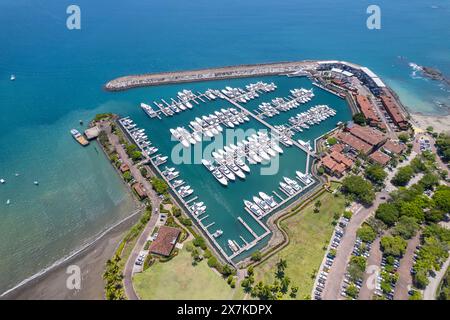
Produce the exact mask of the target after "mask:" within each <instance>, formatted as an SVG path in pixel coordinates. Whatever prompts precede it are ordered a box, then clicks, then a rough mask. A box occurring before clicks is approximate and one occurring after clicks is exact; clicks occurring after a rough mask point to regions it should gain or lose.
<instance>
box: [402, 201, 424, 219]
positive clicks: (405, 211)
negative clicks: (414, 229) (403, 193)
mask: <svg viewBox="0 0 450 320" xmlns="http://www.w3.org/2000/svg"><path fill="white" fill-rule="evenodd" d="M419 203H420V201H411V202H405V201H402V202H400V203H399V205H398V206H399V208H400V216H408V217H413V218H415V219H417V221H419V222H422V221H423V220H425V213H424V211H423V209H422V207H421V206H420V204H419Z"/></svg>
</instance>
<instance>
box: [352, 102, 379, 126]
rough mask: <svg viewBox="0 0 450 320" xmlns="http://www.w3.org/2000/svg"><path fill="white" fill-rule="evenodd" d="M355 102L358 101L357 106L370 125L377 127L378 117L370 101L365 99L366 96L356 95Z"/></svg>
mask: <svg viewBox="0 0 450 320" xmlns="http://www.w3.org/2000/svg"><path fill="white" fill-rule="evenodd" d="M356 102H357V103H358V106H359V108H360V109H361V112H362V114H364V117H365V118H366V119H367V122H368V124H369V125H370V126H372V127H377V126H378V125H379V124H380V122H381V121H380V117H379V116H378V114H377V113H376V111H375V108H374V106H373V105H372V103H371V102H370V101H369V99H367V97H366V96H363V95H360V94H358V95H356Z"/></svg>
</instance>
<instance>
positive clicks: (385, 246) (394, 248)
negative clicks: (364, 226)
mask: <svg viewBox="0 0 450 320" xmlns="http://www.w3.org/2000/svg"><path fill="white" fill-rule="evenodd" d="M380 245H381V249H382V250H383V252H384V253H385V254H386V255H391V256H394V257H401V256H403V254H404V253H405V250H406V241H405V240H404V239H402V238H401V237H399V236H384V237H382V238H381V241H380Z"/></svg>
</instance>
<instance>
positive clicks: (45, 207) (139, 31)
mask: <svg viewBox="0 0 450 320" xmlns="http://www.w3.org/2000/svg"><path fill="white" fill-rule="evenodd" d="M69 4H71V3H70V2H67V1H54V0H53V1H52V0H41V1H37V0H36V1H32V2H30V1H25V0H3V1H1V2H0V111H1V112H0V127H1V128H2V130H0V146H1V149H0V178H4V179H6V180H7V183H6V184H5V185H0V222H1V223H0V254H1V255H2V259H0V274H2V276H0V291H3V290H5V289H7V288H9V287H11V286H12V285H14V284H15V283H18V282H20V281H21V280H23V279H25V278H26V277H28V276H30V275H32V274H33V273H35V272H37V271H39V270H41V269H42V268H43V267H45V266H48V265H50V264H51V263H52V262H54V261H55V260H57V259H59V258H61V257H62V256H64V255H66V254H67V253H68V252H71V251H72V250H74V249H75V248H77V247H78V246H80V245H81V244H82V243H84V242H85V241H86V239H88V238H91V237H93V236H94V235H95V234H97V233H98V232H100V231H101V230H103V229H104V228H106V227H107V226H109V225H111V224H113V223H114V222H116V221H118V220H120V219H121V218H122V217H123V216H124V215H126V214H127V212H129V211H131V210H132V208H133V205H132V202H131V199H130V196H129V195H128V194H127V193H126V188H125V187H124V186H123V184H122V183H121V181H120V179H119V178H118V177H117V176H116V174H115V172H114V170H113V169H112V168H111V167H110V166H109V164H108V163H107V161H105V159H104V157H103V156H102V155H101V154H98V153H97V152H96V151H95V146H94V145H91V146H89V147H88V148H80V147H79V145H77V144H76V143H75V142H74V141H73V139H72V137H71V136H70V135H69V130H70V129H71V128H73V127H76V128H78V129H82V127H80V126H79V125H78V120H79V119H83V120H84V121H85V123H87V121H88V120H90V119H91V118H92V117H93V116H94V115H95V114H96V113H98V112H109V111H112V112H116V113H120V114H122V115H126V114H130V115H132V116H133V115H134V113H135V114H136V115H140V117H141V118H142V121H140V120H139V118H137V119H136V120H137V121H139V122H142V123H143V124H144V125H145V126H150V122H149V120H148V119H145V118H144V116H145V115H144V114H143V113H142V112H141V110H139V108H138V107H137V106H138V103H139V102H141V101H142V100H145V101H152V99H157V98H159V97H164V96H166V95H167V96H170V95H171V94H170V92H167V94H165V93H164V92H163V91H164V90H166V89H161V88H153V89H149V88H148V89H136V90H130V91H127V92H123V93H108V92H104V91H103V90H102V86H103V84H104V83H105V82H107V81H108V80H110V79H112V78H114V77H116V76H120V75H126V74H133V73H143V72H153V71H166V70H183V69H193V68H204V67H210V66H222V65H233V64H243V63H258V62H269V61H284V60H303V59H342V60H347V61H353V62H356V63H359V64H362V65H366V66H368V67H370V68H371V69H372V70H373V71H374V72H375V73H377V74H378V75H380V76H381V77H382V78H383V80H385V81H386V83H388V84H389V85H391V86H392V87H393V88H394V89H395V90H398V91H399V94H400V97H401V99H402V100H403V101H404V102H405V103H406V104H407V105H408V106H409V107H410V108H411V110H415V111H421V112H425V113H433V114H443V112H444V110H441V109H438V108H436V107H435V102H436V101H441V102H444V103H447V104H450V103H449V100H450V99H449V95H450V94H449V92H448V88H446V87H442V86H440V85H439V84H438V83H436V82H432V81H429V80H424V79H422V78H417V75H416V76H414V75H413V74H412V73H413V70H412V69H411V67H410V66H409V62H415V63H417V64H422V65H429V66H434V67H437V68H438V69H440V70H441V71H443V72H444V73H446V74H447V75H448V74H449V73H450V54H449V53H450V43H449V41H448V39H449V38H450V5H449V3H448V1H445V0H436V1H433V4H431V3H429V2H428V1H414V2H411V1H407V0H397V1H388V0H380V1H378V5H379V6H380V7H381V9H382V29H381V30H378V31H370V30H368V29H367V28H366V27H365V22H366V18H367V14H366V8H367V6H368V5H369V4H371V2H369V1H344V2H341V3H339V5H336V1H331V0H322V1H298V0H286V1H282V2H281V1H275V0H248V1H245V2H242V1H239V0H227V1H206V0H198V1H194V2H191V3H189V6H186V5H185V2H184V1H181V0H164V1H150V2H143V1H138V0H130V1H126V2H119V1H106V0H95V1H92V0H91V1H87V0H79V1H77V4H78V5H79V6H80V8H81V13H82V22H81V26H82V29H81V30H79V31H69V30H68V29H67V28H66V18H67V14H66V8H67V6H68V5H69ZM433 6H435V7H433ZM11 74H15V75H16V81H14V82H12V81H10V80H9V77H10V75H11ZM298 81H302V80H298ZM317 92H318V90H316V93H317ZM329 104H330V105H332V104H331V103H329ZM138 117H139V116H138ZM280 119H281V116H280ZM181 120H182V118H180V121H181ZM274 121H275V120H274ZM332 121H333V122H334V119H333V120H332ZM314 130H315V129H313V130H310V131H309V132H307V133H305V136H304V138H305V139H310V138H311V137H313V136H315V135H317V134H319V132H314ZM308 135H311V137H309V136H308ZM163 138H164V139H166V138H167V135H166V134H164V136H163ZM305 139H304V140H305ZM155 143H157V142H155ZM286 156H287V157H286V159H288V158H289V157H288V155H286ZM293 158H295V157H293ZM298 158H299V159H300V160H299V162H298V163H297V164H295V166H296V165H299V166H300V167H302V166H304V163H303V162H302V161H303V160H301V159H302V157H298ZM283 160H284V158H283ZM288 162H289V161H288ZM287 167H288V165H283V166H282V168H287ZM187 170H188V169H187ZM16 172H18V173H20V176H19V177H15V175H14V174H15V173H16ZM289 173H290V172H285V173H283V174H289ZM187 174H188V172H187ZM207 178H208V176H205V179H207ZM252 179H253V176H252V177H251V178H250V179H248V181H247V182H245V183H244V182H237V183H236V184H235V185H234V186H233V187H235V188H230V192H231V194H230V197H232V196H233V195H232V193H234V192H236V194H238V192H237V191H236V190H242V192H244V191H246V190H247V189H246V188H244V187H243V186H245V185H250V184H252V183H255V181H256V180H255V181H253V180H252ZM34 180H39V182H40V185H39V187H36V186H34V185H33V181H34ZM197 183H199V184H201V183H202V181H198V182H197ZM213 185H214V186H215V187H218V186H217V183H215V184H213ZM241 186H242V187H241ZM196 188H201V186H200V185H199V186H198V187H197V186H196ZM241 188H242V189H241ZM267 188H268V191H269V190H270V188H271V186H269V185H268V186H267ZM242 196H249V193H243V194H242ZM7 199H10V200H11V205H10V206H6V205H5V203H6V201H7ZM211 201H212V200H211ZM216 201H217V203H219V202H218V200H216ZM229 203H231V201H228V202H226V203H224V204H223V206H224V207H225V208H227V209H226V211H229V212H232V213H231V216H232V217H233V218H235V217H236V216H237V215H239V214H241V213H240V212H238V211H235V209H234V208H233V207H228V206H230V204H229ZM233 203H234V202H233ZM236 203H237V205H236V210H241V209H242V206H241V201H240V200H238V201H236ZM231 206H233V205H231ZM214 219H217V224H218V225H219V222H220V221H222V220H223V221H225V219H228V218H226V215H225V214H224V215H221V216H219V214H218V216H217V218H216V217H214ZM236 228H237V229H236V230H235V231H233V232H235V234H238V233H239V232H241V231H242V232H243V233H245V232H244V231H245V230H241V229H240V227H239V226H238V227H236ZM224 231H225V230H224ZM228 232H229V233H230V237H231V236H232V235H233V234H234V233H232V230H230V231H228ZM224 236H225V234H224ZM223 238H224V239H225V237H223Z"/></svg>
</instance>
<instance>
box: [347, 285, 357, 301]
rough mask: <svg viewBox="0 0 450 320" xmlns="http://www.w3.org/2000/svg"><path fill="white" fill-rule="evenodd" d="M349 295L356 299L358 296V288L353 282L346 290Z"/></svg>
mask: <svg viewBox="0 0 450 320" xmlns="http://www.w3.org/2000/svg"><path fill="white" fill-rule="evenodd" d="M345 293H346V294H347V296H349V297H351V298H353V299H356V298H357V297H358V288H357V287H356V286H355V285H354V284H353V283H352V284H350V285H349V286H348V287H347V289H346V290H345Z"/></svg>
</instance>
